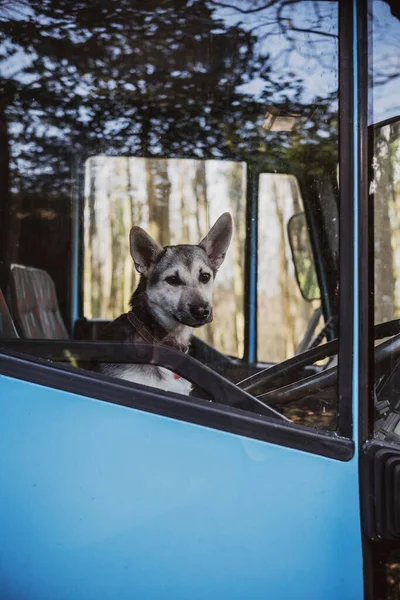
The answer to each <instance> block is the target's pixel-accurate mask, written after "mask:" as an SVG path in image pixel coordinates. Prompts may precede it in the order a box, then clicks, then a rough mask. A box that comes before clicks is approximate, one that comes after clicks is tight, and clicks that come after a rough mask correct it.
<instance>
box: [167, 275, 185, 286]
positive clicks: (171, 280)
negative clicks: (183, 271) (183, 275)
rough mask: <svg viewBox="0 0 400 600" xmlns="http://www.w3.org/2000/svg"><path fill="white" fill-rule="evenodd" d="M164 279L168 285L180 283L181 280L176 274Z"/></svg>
mask: <svg viewBox="0 0 400 600" xmlns="http://www.w3.org/2000/svg"><path fill="white" fill-rule="evenodd" d="M165 281H166V282H167V283H169V285H180V283H181V280H180V279H179V277H177V276H176V275H170V277H166V279H165Z"/></svg>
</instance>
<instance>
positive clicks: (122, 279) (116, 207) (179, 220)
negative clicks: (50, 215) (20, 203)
mask: <svg viewBox="0 0 400 600" xmlns="http://www.w3.org/2000/svg"><path fill="white" fill-rule="evenodd" d="M259 207H260V208H259V224H258V232H259V233H258V238H259V242H258V265H259V267H258V288H257V291H258V300H257V301H258V315H259V317H258V355H259V358H260V359H261V360H270V361H280V360H284V359H285V358H288V357H289V356H293V354H294V352H295V350H296V348H297V346H298V344H299V343H300V341H301V339H302V337H303V335H304V332H305V330H306V327H307V324H308V321H309V319H310V317H311V314H312V312H313V310H314V309H315V304H316V303H315V302H314V303H309V302H306V301H305V300H304V299H303V298H302V296H301V294H300V291H299V289H298V285H297V282H296V278H295V273H294V267H293V261H292V257H291V253H290V247H289V243H288V239H287V223H288V221H289V219H290V217H291V216H292V215H293V214H295V213H298V212H301V211H302V210H303V205H302V200H301V195H300V190H299V186H298V184H297V180H296V178H295V177H293V176H287V175H278V174H268V175H267V174H262V175H261V176H260V192H259ZM225 211H229V212H230V213H231V214H232V217H233V219H234V235H233V240H232V244H231V247H230V249H229V251H228V254H227V257H226V259H225V262H224V264H223V265H222V267H221V269H220V271H219V273H218V275H217V278H216V283H215V292H214V321H213V323H212V324H210V325H208V326H206V327H204V328H202V329H199V330H196V335H198V336H199V337H201V338H203V339H204V340H205V341H207V342H208V343H210V344H212V345H214V346H215V347H216V348H218V349H219V350H221V351H222V352H225V353H228V354H231V355H233V356H242V354H243V347H244V310H243V309H244V269H243V267H244V256H245V240H246V224H245V212H246V165H245V164H244V163H240V162H232V161H216V160H208V161H201V160H191V159H168V160H167V159H145V158H132V157H131V158H129V157H119V158H110V157H106V156H100V157H93V158H91V159H89V160H88V161H87V163H86V177H85V212H84V249H85V250H84V314H85V316H86V317H87V318H89V319H90V318H103V319H104V318H106V319H113V318H116V317H117V316H119V315H120V314H121V313H123V312H126V310H127V309H128V302H129V299H130V296H131V294H132V291H133V290H134V288H135V287H136V285H137V283H138V275H137V273H136V271H135V269H134V266H133V263H132V259H131V256H130V254H129V231H130V229H131V227H132V226H133V225H139V226H141V227H143V228H144V229H145V230H146V231H148V232H149V233H150V234H151V235H152V236H153V237H154V239H156V240H157V241H158V242H159V243H160V244H162V245H166V244H179V243H190V244H196V243H198V242H199V241H200V240H201V239H202V238H203V237H204V236H205V235H206V233H207V231H208V229H209V228H210V227H211V226H212V224H213V223H214V222H215V221H216V219H217V218H218V217H219V216H220V215H221V214H222V213H223V212H225ZM317 304H318V303H317Z"/></svg>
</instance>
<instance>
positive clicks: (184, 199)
mask: <svg viewBox="0 0 400 600" xmlns="http://www.w3.org/2000/svg"><path fill="white" fill-rule="evenodd" d="M0 20H1V28H0V93H1V103H0V185H1V186H2V191H1V194H0V211H1V213H0V289H1V290H2V291H3V292H4V296H5V302H6V304H7V306H8V308H9V309H10V314H11V317H12V319H13V321H14V323H15V325H16V328H17V330H18V334H19V336H20V339H21V340H22V342H21V343H22V344H25V345H24V348H25V349H26V352H28V350H29V351H33V350H32V348H33V343H32V340H33V342H35V341H37V340H38V339H46V340H47V342H48V344H49V345H51V344H52V343H53V341H54V340H64V341H66V340H69V342H71V343H72V342H74V341H75V342H76V341H97V342H98V346H96V345H94V346H91V347H92V348H96V347H99V348H100V340H101V339H103V338H104V336H105V337H106V339H107V340H108V341H109V356H108V359H109V361H111V364H112V368H110V369H108V370H107V372H106V374H107V375H109V376H115V377H123V378H125V379H128V380H129V381H131V382H133V383H135V382H136V383H142V384H143V383H145V384H146V385H150V386H151V387H156V388H157V389H165V388H162V386H161V388H160V385H161V384H160V381H161V379H162V372H161V375H160V372H159V371H151V367H149V365H145V367H146V368H147V367H148V368H149V369H150V370H146V368H144V369H142V375H143V373H144V372H145V373H146V376H144V375H143V377H142V378H139V379H140V381H139V380H138V379H135V377H134V375H135V370H134V369H133V370H132V371H130V372H129V373H128V372H127V371H124V370H123V369H122V367H121V365H122V364H125V363H119V362H118V360H117V358H116V355H114V354H113V352H112V351H111V347H112V342H113V341H116V340H121V339H122V341H124V342H125V341H127V340H128V338H129V335H128V334H127V333H126V332H127V331H130V332H131V331H132V330H131V329H130V328H131V327H133V329H134V332H135V335H137V336H139V338H140V339H141V340H142V341H143V340H144V341H145V342H147V343H149V341H148V338H149V331H150V334H151V335H150V337H151V340H152V343H153V342H154V340H155V341H156V343H157V345H161V341H162V343H163V344H164V343H165V344H166V345H167V344H169V345H172V346H173V347H174V348H175V349H177V350H178V351H179V352H181V353H182V361H185V360H187V361H189V359H186V352H188V353H190V354H191V356H192V357H193V358H194V359H195V360H196V361H197V363H196V364H197V368H198V369H200V371H199V372H200V373H207V371H205V370H204V371H201V367H202V366H203V365H204V364H206V365H207V366H208V367H211V368H212V369H213V370H214V371H216V372H217V373H219V374H220V375H221V376H223V377H224V378H226V379H228V380H230V381H231V382H234V383H235V384H236V385H237V387H241V388H243V389H246V390H247V391H248V392H249V393H251V394H253V395H257V396H259V397H260V398H259V400H260V401H261V402H264V403H266V404H267V405H268V406H272V407H274V408H276V409H277V410H278V411H279V412H282V413H284V414H286V415H287V416H288V417H289V418H291V419H292V420H293V421H295V422H297V423H304V424H307V425H312V426H315V427H320V428H331V429H332V428H334V427H335V415H336V373H335V371H334V368H335V367H334V365H335V357H332V356H328V357H326V356H325V355H324V349H323V344H324V342H325V341H326V340H329V339H333V338H334V337H335V336H337V315H338V280H339V277H338V250H337V249H338V223H337V203H338V190H337V182H336V175H337V164H338V2H337V1H333V0H332V1H329V0H328V1H326V0H320V1H313V2H309V1H307V0H306V1H303V0H298V1H297V0H296V1H295V2H286V1H285V0H277V1H276V2H270V3H266V4H265V5H261V4H258V5H257V6H256V7H255V5H254V2H253V1H252V0H240V1H239V0H228V1H227V2H216V1H214V0H167V1H157V0H155V1H150V2H147V3H144V2H138V1H131V0H129V1H125V0H116V1H115V2H111V3H110V2H100V3H94V4H93V3H92V2H89V1H88V0H79V1H78V2H75V3H72V4H71V3H65V2H56V1H54V0H49V1H46V2H39V1H37V0H27V1H26V2H20V1H19V0H10V1H9V2H7V3H5V4H4V3H3V4H2V5H1V6H0ZM226 211H228V212H229V213H230V214H231V217H232V218H233V235H232V240H231V241H230V221H229V217H226V216H225V217H223V218H222V221H219V222H218V223H219V224H218V225H217V227H216V229H214V230H211V231H212V233H209V232H210V228H211V226H212V225H214V224H215V222H216V221H217V219H218V218H219V217H220V216H221V215H223V214H224V213H225V212H226ZM132 227H133V228H137V227H141V228H142V230H141V232H140V230H138V229H134V230H133V231H134V233H131V230H132ZM144 232H146V233H144ZM208 233H209V235H208ZM148 236H151V238H149V237H148ZM204 236H206V237H204ZM201 239H203V245H202V247H201V248H200V250H199V249H197V250H198V252H200V253H201V252H203V254H202V255H201V256H202V257H203V259H204V257H205V256H206V257H207V261H209V262H208V263H207V265H208V266H207V268H208V272H207V269H206V268H205V266H204V265H201V264H200V263H199V262H195V261H194V259H193V261H192V262H191V263H190V265H192V266H193V265H195V266H196V278H197V279H196V278H195V277H194V275H193V278H194V279H193V280H191V279H190V277H192V272H191V271H190V269H189V267H187V265H188V264H189V262H188V258H187V256H188V252H189V251H187V250H186V251H185V249H184V246H185V245H187V244H198V243H199V242H200V240H201ZM176 244H178V245H183V249H182V248H181V250H179V252H178V251H176V252H177V253H178V254H179V253H180V258H179V260H178V258H177V254H176V255H175V254H174V256H175V258H176V260H175V259H174V261H172V260H171V261H169V262H168V261H167V260H166V258H168V257H170V256H171V253H172V252H175V251H172V250H171V249H166V246H170V245H172V246H174V245H176ZM192 251H193V252H194V250H191V251H190V252H192ZM196 256H197V259H199V260H200V258H199V257H200V255H199V254H197V255H196ZM162 257H164V258H165V261H164V263H163V265H164V267H165V269H164V270H163V271H162V273H160V270H157V269H156V267H157V265H160V264H161V263H160V260H161V258H162ZM197 259H196V260H197ZM179 261H180V262H179ZM185 261H186V262H185ZM177 265H181V266H182V265H183V267H182V268H183V271H182V272H180V271H179V266H177ZM185 265H186V266H185ZM190 268H191V267H190ZM193 268H194V266H193ZM185 269H186V275H184V274H182V273H184V271H185ZM188 269H189V271H190V273H191V275H190V277H189V275H188ZM210 270H211V271H212V272H210ZM139 273H140V275H141V276H142V279H140V277H139ZM193 273H194V271H193ZM215 273H216V280H215V290H214V295H213V299H212V302H211V294H210V292H207V293H206V291H205V290H206V288H205V287H202V286H206V285H207V284H208V283H209V281H210V280H211V281H212V279H213V278H214V274H215ZM150 274H152V276H153V275H154V279H153V280H152V286H153V287H152V290H150V287H149V286H148V285H147V283H146V282H147V281H148V279H149V277H150ZM208 277H209V278H211V279H207V278H208ZM140 281H142V283H140ZM161 284H162V285H161ZM146 286H147V287H146ZM163 286H164V287H163ZM178 288H179V292H178ZM210 289H211V288H207V290H210ZM134 290H137V293H136V296H135V299H134V301H133V305H132V306H131V308H130V307H129V301H130V297H131V295H132V292H133V291H134ZM188 290H192V292H193V294H194V293H195V292H196V294H197V296H196V297H195V296H193V295H192V296H191V299H189V296H188V294H189V291H188ZM193 290H194V291H193ZM150 292H151V293H150ZM192 292H191V293H192ZM157 294H158V295H157ZM207 294H208V295H207ZM193 298H194V299H193ZM199 298H200V300H199ZM205 298H206V300H205ZM149 302H152V305H151V307H149V305H148V303H149ZM146 303H147V304H146ZM167 309H168V310H169V311H170V312H171V311H172V312H173V313H174V314H173V316H171V315H169V316H168V317H167V316H166V314H165V312H166V310H167ZM211 309H212V310H211ZM135 311H139V312H140V318H139V317H138V315H137V314H136V313H135ZM143 311H144V312H143ZM189 313H190V314H189ZM188 315H189V316H188ZM195 315H196V316H195ZM212 317H213V321H212V323H210V324H207V321H211V318H212ZM189 318H190V319H191V320H192V321H191V322H193V323H195V324H196V326H195V328H194V334H195V335H194V336H193V338H192V340H191V342H190V343H189V337H188V334H187V332H186V330H184V328H183V327H182V326H183V325H184V323H183V321H182V319H183V320H185V319H186V320H188V319H189ZM113 319H116V320H117V324H116V325H115V323H114V325H113V326H112V327H111V329H110V322H111V321H112V320H113ZM132 319H133V321H134V322H135V323H136V325H134V324H133V323H132ZM135 319H136V320H135ZM149 319H150V323H149ZM151 319H153V320H154V319H155V321H151ZM157 319H158V320H157ZM196 319H197V321H196ZM202 319H203V320H202ZM185 322H186V321H185ZM200 322H201V323H203V322H204V323H206V324H205V325H204V327H200V326H199V327H197V325H198V324H199V323H200ZM176 323H178V325H176ZM105 327H106V329H104V328H105ZM107 327H108V328H107ZM115 327H117V329H115ZM178 329H179V332H180V334H182V335H180V337H179V339H178V337H177V335H176V336H175V334H174V335H173V336H172V337H171V336H170V332H171V331H172V330H173V331H174V332H175V333H176V332H177V331H178ZM185 332H186V333H185ZM186 334H187V335H186ZM127 335H128V337H126V336H127ZM132 335H133V334H132ZM124 336H125V337H124ZM174 336H175V337H174ZM28 341H29V344H28ZM129 341H131V342H132V339H131V338H129ZM134 341H136V338H135V340H134ZM13 343H14V344H16V343H17V342H13ZM77 345H78V344H75V346H77ZM132 345H134V344H132ZM53 346H54V344H53ZM318 346H321V354H320V355H318V358H317V359H316V363H315V364H314V363H312V362H311V363H310V364H308V363H306V364H302V366H301V367H300V366H299V367H298V368H297V369H292V370H290V371H287V369H286V366H285V365H283V366H282V367H280V365H279V363H280V362H281V361H285V360H286V359H290V358H292V357H293V356H295V355H296V354H298V353H299V352H300V351H305V350H307V349H309V348H312V347H313V348H316V347H318ZM9 347H11V342H10V345H9ZM37 347H39V346H37ZM41 347H43V348H44V346H41ZM46 347H47V346H46ZM54 347H55V346H54ZM57 348H59V346H57ZM68 348H69V350H68V352H67V354H65V356H68V357H70V358H69V360H70V364H73V365H79V368H86V369H88V370H90V371H91V373H92V375H93V377H96V376H97V375H96V374H97V372H98V371H99V370H100V371H101V368H100V366H99V364H98V363H99V361H100V358H99V357H97V358H96V356H93V352H95V350H93V352H92V354H90V356H89V355H88V356H86V355H85V356H80V357H79V360H77V359H76V357H74V355H73V356H72V358H71V352H72V350H73V348H72V346H69V347H68ZM102 348H103V346H102ZM38 351H39V350H38ZM103 351H104V348H103V350H102V352H103ZM334 351H335V350H332V352H334ZM46 352H47V351H46ZM57 352H58V350H57ZM68 353H69V354H68ZM54 356H57V357H58V358H57V360H61V359H60V356H61V358H62V356H64V354H61V355H60V354H57V353H56V354H55V355H54ZM99 356H101V358H102V359H103V361H104V355H102V354H101V352H100V351H99ZM118 356H120V355H118ZM46 357H48V355H47V354H46ZM326 358H327V359H328V360H327V362H326V361H325V359H326ZM54 360H55V359H54ZM149 360H150V359H149ZM310 360H311V359H310ZM96 361H97V362H96ZM113 361H114V362H113ZM321 361H322V362H321ZM324 361H325V362H324ZM332 361H333V362H332ZM263 363H274V367H273V368H274V369H276V370H274V371H272V372H271V371H270V372H269V374H268V377H267V379H265V378H264V376H265V375H266V373H263V374H260V372H261V371H262V370H263V369H265V368H266V367H269V366H270V364H268V365H266V364H263ZM280 369H281V370H280ZM329 369H331V370H329ZM332 369H333V370H332ZM172 371H173V369H172ZM102 372H103V373H104V371H102ZM271 373H275V375H274V376H272V375H271ZM136 375H137V372H136ZM175 375H176V373H175ZM153 376H154V377H153ZM202 377H203V376H201V377H200V380H201V378H202ZM207 377H209V375H206V374H205V375H204V377H203V379H204V383H205V384H206V383H207ZM171 378H172V379H174V374H173V373H171ZM249 378H250V379H249ZM304 378H308V379H307V386H302V385H300V384H301V382H302V381H303V379H304ZM200 380H199V379H198V382H199V381H200ZM172 383H173V382H172ZM174 385H175V383H174ZM176 385H177V386H178V387H174V390H175V391H179V389H181V388H179V385H178V384H176ZM206 387H207V385H206ZM304 387H307V389H306V392H305V391H304ZM168 389H172V388H171V387H170V388H168ZM221 389H222V388H221ZM181 391H182V389H181ZM193 395H200V394H197V389H196V386H195V389H194V391H193ZM250 404H251V403H250ZM260 407H261V408H262V406H261V404H260V402H258V403H257V402H256V401H254V402H253V404H251V405H249V403H248V402H247V403H245V409H246V410H252V411H253V412H257V411H259V410H261V408H260ZM327 415H329V418H327Z"/></svg>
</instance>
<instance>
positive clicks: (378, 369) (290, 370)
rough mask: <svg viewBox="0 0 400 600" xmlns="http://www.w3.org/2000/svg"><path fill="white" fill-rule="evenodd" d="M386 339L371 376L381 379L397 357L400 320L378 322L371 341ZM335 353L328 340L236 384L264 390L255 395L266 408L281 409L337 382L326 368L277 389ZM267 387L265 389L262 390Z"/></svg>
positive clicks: (334, 373)
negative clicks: (261, 400)
mask: <svg viewBox="0 0 400 600" xmlns="http://www.w3.org/2000/svg"><path fill="white" fill-rule="evenodd" d="M389 336H393V337H391V339H389V340H387V341H386V342H383V343H382V344H380V345H379V346H377V347H376V348H375V374H376V377H377V378H378V377H383V376H384V372H385V369H386V368H387V365H388V362H390V361H393V360H394V359H396V358H397V357H400V319H394V320H392V321H387V322H386V323H380V324H379V325H376V326H375V327H374V339H375V340H379V339H383V338H386V337H389ZM337 352H338V340H337V339H335V340H332V341H331V342H328V343H326V344H323V345H322V346H318V347H316V348H313V349H312V350H308V351H306V352H303V353H301V354H298V355H296V356H294V357H293V358H290V359H289V360H286V361H283V362H282V363H279V364H278V365H274V366H273V367H270V368H268V369H265V370H263V371H260V372H258V373H256V374H255V375H252V376H250V377H248V378H246V379H244V380H243V381H241V382H239V383H238V384H237V385H238V386H239V387H240V388H241V389H243V390H244V391H246V392H250V393H254V392H255V390H257V388H260V387H261V386H262V387H263V389H264V391H263V393H261V394H258V395H257V397H258V398H262V399H263V400H264V401H265V402H267V404H268V405H269V406H284V405H287V404H291V403H292V402H297V401H299V400H302V399H303V398H304V396H305V394H307V396H314V395H318V394H320V393H321V391H323V390H325V389H327V388H331V387H332V386H333V385H335V383H336V381H337V367H332V368H326V369H324V370H321V371H320V372H318V373H316V374H314V375H311V376H309V377H305V378H302V379H300V380H296V381H294V382H292V383H289V384H287V385H284V386H283V387H279V384H280V383H281V382H282V380H283V379H286V380H287V379H288V378H289V377H290V378H293V376H294V375H296V374H297V375H298V374H299V373H300V372H301V370H302V369H304V368H305V367H307V366H311V365H313V364H314V363H315V362H316V361H318V360H322V359H324V358H330V357H332V356H334V355H336V354H337ZM266 388H267V389H266Z"/></svg>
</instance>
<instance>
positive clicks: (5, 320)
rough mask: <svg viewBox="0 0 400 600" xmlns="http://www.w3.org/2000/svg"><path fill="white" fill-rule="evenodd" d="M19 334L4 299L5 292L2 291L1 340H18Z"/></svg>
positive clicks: (0, 292)
mask: <svg viewBox="0 0 400 600" xmlns="http://www.w3.org/2000/svg"><path fill="white" fill-rule="evenodd" d="M17 337H19V336H18V333H17V330H16V329H15V325H14V321H13V320H12V317H11V314H10V311H9V310H8V306H7V303H6V299H5V298H4V295H3V292H2V291H1V289H0V338H17Z"/></svg>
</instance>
